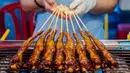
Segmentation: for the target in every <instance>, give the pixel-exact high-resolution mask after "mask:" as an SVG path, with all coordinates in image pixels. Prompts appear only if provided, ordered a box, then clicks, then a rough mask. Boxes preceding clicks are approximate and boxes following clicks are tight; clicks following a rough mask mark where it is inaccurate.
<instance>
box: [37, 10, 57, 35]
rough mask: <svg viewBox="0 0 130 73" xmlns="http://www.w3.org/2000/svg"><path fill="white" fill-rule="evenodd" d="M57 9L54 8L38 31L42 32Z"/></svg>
mask: <svg viewBox="0 0 130 73" xmlns="http://www.w3.org/2000/svg"><path fill="white" fill-rule="evenodd" d="M56 10H57V8H56ZM56 10H54V11H53V12H52V14H51V15H50V16H49V18H48V19H47V20H46V21H45V23H44V24H43V25H42V27H41V28H40V29H39V30H38V32H40V31H41V30H42V29H43V28H44V26H45V25H46V24H47V22H48V21H49V20H50V18H51V17H52V16H53V14H54V13H55V12H56Z"/></svg>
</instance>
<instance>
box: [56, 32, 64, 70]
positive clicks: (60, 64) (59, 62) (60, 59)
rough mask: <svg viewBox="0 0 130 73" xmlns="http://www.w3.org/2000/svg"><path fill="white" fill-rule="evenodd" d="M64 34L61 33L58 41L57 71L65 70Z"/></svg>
mask: <svg viewBox="0 0 130 73" xmlns="http://www.w3.org/2000/svg"><path fill="white" fill-rule="evenodd" d="M63 37H64V33H63V32H61V33H60V36H59V37H58V39H57V41H56V59H55V68H56V69H57V70H63V69H64V66H63V61H64V58H65V57H64V54H63V53H64V43H63Z"/></svg>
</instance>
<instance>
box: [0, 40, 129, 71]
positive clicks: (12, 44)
mask: <svg viewBox="0 0 130 73" xmlns="http://www.w3.org/2000/svg"><path fill="white" fill-rule="evenodd" d="M22 42H23V41H0V73H30V72H31V73H44V72H45V71H44V70H35V71H32V70H30V69H19V70H17V71H13V70H11V71H9V70H7V67H8V65H9V62H10V60H11V58H12V57H13V55H14V54H16V53H17V49H18V48H19V47H20V45H21V44H22ZM102 42H103V43H104V44H105V45H106V46H107V47H108V49H109V52H110V53H112V54H113V56H114V57H115V58H116V59H117V61H118V63H119V68H116V69H109V68H103V69H102V72H103V73H130V50H128V49H130V44H129V41H102ZM121 42H125V43H126V44H123V45H121V44H120V43H121ZM5 43H6V45H5ZM34 43H35V42H34ZM34 43H33V44H32V45H31V47H30V48H29V50H28V51H26V52H25V53H24V56H23V58H24V59H23V60H24V61H23V62H26V61H27V60H28V58H29V56H30V55H31V53H32V48H33V47H34ZM109 43H112V44H109ZM115 43H116V44H115ZM114 44H115V45H114ZM7 45H8V46H7ZM10 48H11V49H10ZM98 53H99V55H100V56H101V57H102V54H101V53H100V52H99V51H98ZM102 59H103V58H102ZM50 73H57V71H50Z"/></svg>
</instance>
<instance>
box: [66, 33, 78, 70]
mask: <svg viewBox="0 0 130 73" xmlns="http://www.w3.org/2000/svg"><path fill="white" fill-rule="evenodd" d="M65 35H66V39H67V40H66V45H65V50H64V53H65V56H66V58H65V70H66V72H75V71H78V70H79V66H78V63H77V62H76V59H75V49H74V41H73V39H72V38H71V36H70V34H69V32H66V33H65Z"/></svg>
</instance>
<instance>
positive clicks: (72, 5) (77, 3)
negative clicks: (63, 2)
mask: <svg viewBox="0 0 130 73" xmlns="http://www.w3.org/2000/svg"><path fill="white" fill-rule="evenodd" d="M81 3H82V0H74V1H73V2H72V3H71V4H70V9H75V8H76V7H77V6H78V5H80V4H81Z"/></svg>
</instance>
